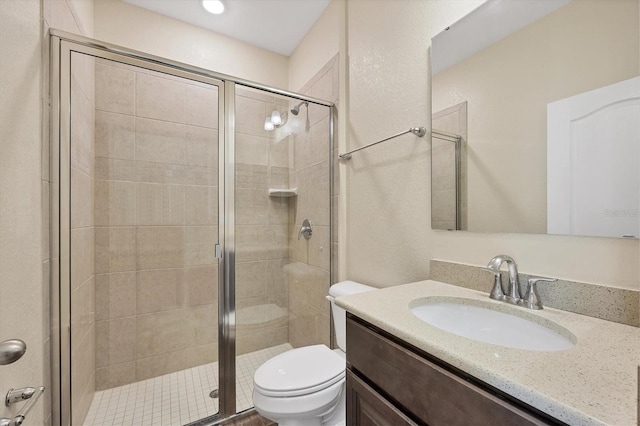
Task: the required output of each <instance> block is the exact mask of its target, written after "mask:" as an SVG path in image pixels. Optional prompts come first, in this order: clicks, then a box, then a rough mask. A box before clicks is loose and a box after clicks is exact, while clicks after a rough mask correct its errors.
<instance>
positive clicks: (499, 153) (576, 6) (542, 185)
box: [432, 0, 640, 234]
mask: <svg viewBox="0 0 640 426" xmlns="http://www.w3.org/2000/svg"><path fill="white" fill-rule="evenodd" d="M630 35H633V36H631V37H630ZM551 46H553V48H551ZM639 54H640V52H639V48H638V2H637V1H634V0H622V1H621V0H618V1H609V2H603V1H598V0H595V1H588V0H584V1H575V2H572V3H570V4H568V5H567V6H565V7H562V8H560V9H559V10H557V11H555V12H554V13H552V14H550V15H547V16H545V17H544V18H542V19H540V20H539V21H536V22H535V23H534V24H532V25H530V26H528V27H526V28H524V29H522V30H521V31H518V32H517V33H515V34H512V35H511V36H509V37H507V38H506V39H504V40H501V41H499V42H497V43H495V44H494V45H492V46H490V47H488V48H486V49H484V50H482V51H480V52H478V53H476V54H475V55H473V56H472V57H470V58H468V59H466V60H464V61H462V62H459V63H457V64H455V65H453V66H452V67H450V68H448V69H446V70H444V71H442V72H440V73H438V74H437V75H436V76H433V81H432V84H433V85H432V87H433V106H432V107H433V111H434V112H437V111H441V110H442V109H445V108H447V107H450V106H452V105H455V104H457V103H459V102H461V101H463V100H465V101H467V102H468V103H469V141H468V143H469V157H468V158H469V162H468V173H469V181H468V184H469V193H468V194H469V200H468V202H469V216H468V220H469V222H468V226H469V227H468V228H465V229H468V230H471V231H476V232H522V233H542V234H544V233H546V232H547V220H546V219H547V181H546V176H547V168H546V164H547V163H546V162H547V156H546V152H547V146H546V135H547V133H546V132H547V126H546V123H547V104H548V103H550V102H554V101H557V100H560V99H564V98H567V97H569V96H574V95H577V94H580V93H584V92H586V91H589V90H593V89H595V88H598V87H604V86H607V85H610V84H613V83H617V82H620V81H623V80H626V79H629V78H632V77H635V76H637V75H638V74H639V72H638V56H639ZM558 63H562V67H553V66H550V64H558ZM585 64H588V66H585ZM497 93H499V94H500V95H499V96H497V97H496V96H492V94H497ZM514 141H515V142H516V143H514ZM507 176H508V178H507V179H505V177H507Z"/></svg>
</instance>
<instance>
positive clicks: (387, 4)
mask: <svg viewBox="0 0 640 426" xmlns="http://www.w3.org/2000/svg"><path fill="white" fill-rule="evenodd" d="M480 3H481V2H479V1H457V2H440V1H431V2H418V1H416V2H397V1H390V0H389V1H382V0H381V1H378V2H376V6H377V7H376V8H375V9H373V8H371V7H370V2H369V1H365V0H351V1H349V3H348V31H349V32H348V35H349V58H350V67H349V74H350V79H349V85H350V86H349V95H350V99H349V101H350V108H349V113H350V122H349V127H350V134H349V136H350V140H349V147H351V148H354V147H358V146H361V145H364V144H366V143H368V142H371V141H374V140H377V139H378V138H380V137H384V136H386V135H389V134H393V133H395V132H398V131H399V130H401V129H404V128H407V127H408V126H418V125H422V126H427V127H428V126H429V121H430V120H429V117H430V116H431V109H430V105H429V96H430V94H429V93H430V92H429V90H430V89H429V85H428V75H429V69H428V48H429V40H430V38H431V37H433V36H434V35H435V34H437V33H438V32H440V31H441V30H442V29H443V28H445V27H446V26H447V25H449V24H451V23H452V22H455V21H456V20H457V19H459V18H461V17H462V16H464V15H465V14H466V13H468V12H469V11H471V10H472V9H473V8H474V7H476V6H478V5H479V4H480ZM429 157H430V153H429V145H428V142H427V141H425V140H423V139H418V138H412V137H409V136H405V137H403V139H397V140H395V141H394V142H391V143H387V144H384V145H381V146H379V147H376V148H373V149H370V150H368V151H365V152H363V153H361V155H358V156H355V155H354V157H353V160H352V161H351V162H350V164H348V165H347V167H346V169H347V173H348V174H347V182H348V183H347V187H348V194H347V202H348V215H347V221H348V242H347V247H348V250H347V253H346V256H347V264H348V267H349V269H348V271H347V276H348V277H349V278H351V279H355V280H360V281H363V282H370V283H373V284H375V285H378V286H389V285H395V284H401V283H405V282H410V281H416V280H419V279H424V278H427V277H428V276H429V259H431V258H434V259H443V260H449V261H454V262H462V263H469V264H474V265H485V264H486V263H487V262H488V260H489V259H490V258H491V257H493V256H494V255H496V254H500V253H505V254H509V255H511V256H513V257H514V258H515V259H516V260H517V261H518V264H519V266H520V269H521V270H522V271H523V272H529V273H535V274H540V275H547V276H556V277H561V278H566V279H572V280H577V281H585V282H593V283H601V284H606V285H611V286H617V287H624V288H630V289H638V288H639V287H640V285H639V281H638V271H639V252H638V248H639V244H638V241H635V240H615V239H606V238H586V237H574V238H571V237H557V236H546V235H522V234H478V233H470V232H459V233H451V232H446V231H444V232H437V231H431V226H430V199H429V198H430V188H429V183H428V182H429V176H430V170H429V167H430V166H429ZM489 286H490V283H487V289H488V288H489Z"/></svg>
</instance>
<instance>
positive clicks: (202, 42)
mask: <svg viewBox="0 0 640 426" xmlns="http://www.w3.org/2000/svg"><path fill="white" fill-rule="evenodd" d="M77 1H82V0H77ZM95 38H96V39H98V40H102V41H106V42H109V43H113V44H115V45H119V46H123V47H128V48H130V49H135V50H139V51H142V52H146V53H150V54H153V55H157V56H160V57H163V58H168V59H172V60H175V61H180V62H184V63H187V64H190V65H195V66H198V67H201V68H205V69H208V70H214V71H216V72H219V73H224V74H228V75H232V76H234V77H238V78H243V79H247V80H250V81H256V82H260V83H262V84H266V85H270V86H273V87H277V88H281V89H286V88H287V85H288V75H287V74H288V58H287V57H286V56H284V55H280V54H277V53H273V52H270V51H268V50H265V49H261V48H259V47H255V46H251V45H249V44H247V43H243V42H241V41H238V40H234V39H231V38H229V37H225V36H222V35H220V34H217V33H214V32H211V31H207V30H205V29H202V28H200V27H196V26H193V25H190V24H187V23H184V22H182V21H178V20H175V19H172V18H169V17H166V16H164V15H160V14H158V13H155V12H151V11H149V10H146V9H142V8H139V7H136V6H132V5H130V4H128V3H124V2H122V1H121V0H95Z"/></svg>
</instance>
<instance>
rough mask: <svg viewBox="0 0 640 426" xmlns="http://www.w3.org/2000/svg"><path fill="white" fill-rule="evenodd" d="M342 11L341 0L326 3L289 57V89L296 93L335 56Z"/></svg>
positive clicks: (343, 2)
mask: <svg viewBox="0 0 640 426" xmlns="http://www.w3.org/2000/svg"><path fill="white" fill-rule="evenodd" d="M344 8H345V0H333V1H332V2H331V3H329V5H328V6H327V8H326V9H325V10H324V12H322V15H320V17H319V18H318V20H317V21H316V23H315V24H313V27H311V29H310V30H309V31H308V32H307V34H306V35H305V36H304V38H303V39H302V41H301V42H300V44H298V46H297V47H296V49H295V50H294V51H293V53H292V54H291V56H289V90H291V91H294V92H297V91H300V90H301V89H302V88H303V87H304V86H305V85H306V84H307V83H309V82H310V81H311V80H312V79H313V78H314V77H315V76H316V74H317V73H318V71H319V70H321V69H322V68H323V67H324V66H325V65H326V64H327V63H328V62H329V61H330V60H331V59H332V58H333V57H334V56H335V55H336V54H337V53H338V51H339V48H340V38H341V31H342V26H343V23H344ZM327 100H329V99H327Z"/></svg>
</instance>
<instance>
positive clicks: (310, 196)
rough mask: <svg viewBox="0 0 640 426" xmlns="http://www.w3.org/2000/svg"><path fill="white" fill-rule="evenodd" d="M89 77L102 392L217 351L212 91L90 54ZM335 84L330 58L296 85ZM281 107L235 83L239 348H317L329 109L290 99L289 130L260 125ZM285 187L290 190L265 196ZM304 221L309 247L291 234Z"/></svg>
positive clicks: (324, 306) (322, 303) (330, 91)
mask: <svg viewBox="0 0 640 426" xmlns="http://www.w3.org/2000/svg"><path fill="white" fill-rule="evenodd" d="M95 74H96V117H95V123H96V124H95V134H96V147H95V162H96V180H95V185H94V188H95V226H96V230H95V251H96V254H95V270H96V277H95V280H96V289H95V301H96V302H95V303H96V305H95V307H96V321H97V323H96V347H97V351H96V358H95V363H96V388H97V389H107V388H111V387H114V386H119V385H122V384H126V383H130V382H134V381H139V380H143V379H147V378H150V377H155V376H158V375H162V374H166V373H169V372H173V371H177V370H181V369H185V368H189V367H193V366H195V365H200V364H204V363H207V362H211V361H215V360H216V359H217V342H216V338H217V337H216V336H217V326H216V324H217V300H216V296H217V288H216V282H217V280H216V278H217V268H216V264H217V261H216V259H214V251H213V246H214V244H215V242H216V241H217V239H216V236H217V222H218V218H217V208H218V206H217V199H218V198H217V190H218V188H217V173H218V170H217V164H218V158H217V134H218V131H217V127H218V125H217V103H216V102H217V101H216V99H217V96H216V93H215V92H214V91H213V90H212V89H211V86H208V87H206V86H204V85H202V84H200V83H194V82H191V81H188V80H181V79H177V78H173V77H169V76H166V75H163V74H159V73H155V72H153V71H147V70H143V69H139V68H134V67H130V66H126V65H122V64H117V63H113V62H107V61H102V60H99V61H98V62H97V64H96V70H95ZM336 83H337V67H336V66H335V61H332V62H331V63H330V64H328V65H327V67H325V69H323V71H321V72H320V73H319V74H318V76H317V77H316V78H314V79H313V80H312V82H311V83H310V84H309V85H308V88H307V90H306V93H308V94H309V95H311V96H315V97H319V98H322V99H332V98H333V99H337V96H335V93H337V84H336ZM167 100H170V101H167ZM292 106H293V104H291V105H290V101H289V100H286V99H284V98H281V97H277V96H271V95H269V94H266V93H263V92H258V91H255V90H250V89H246V88H242V87H241V86H238V87H237V96H236V182H235V184H236V188H235V196H236V204H235V208H236V211H235V213H236V301H237V308H238V309H237V341H236V342H237V353H238V354H243V353H247V352H252V351H255V350H259V349H263V348H267V347H271V346H273V345H278V344H283V343H286V342H288V341H289V342H291V343H292V344H293V345H294V346H300V345H304V344H315V343H321V342H322V343H326V344H329V330H330V323H329V304H328V302H327V301H326V299H325V298H324V296H325V295H326V293H327V290H328V284H329V279H330V277H329V271H330V268H329V262H330V258H329V244H330V235H329V215H330V211H329V163H328V162H329V161H330V159H329V115H328V114H329V111H330V110H329V108H326V107H319V106H310V107H309V109H308V111H307V109H306V107H301V112H300V120H302V121H303V122H304V125H305V128H304V130H303V131H301V132H299V133H298V134H297V135H295V136H293V135H291V136H290V135H288V134H287V133H283V132H279V131H278V130H276V131H274V132H267V131H265V130H264V119H265V117H266V116H267V115H269V114H270V113H271V112H272V111H273V110H274V109H277V110H279V111H280V112H281V114H282V115H283V116H285V114H289V113H288V109H289V108H291V107H292ZM289 118H290V119H291V120H293V116H291V115H290V116H289ZM334 154H335V153H334ZM334 157H337V155H334ZM291 165H295V169H294V168H293V167H291ZM295 186H298V196H297V197H291V198H281V197H270V196H268V189H269V188H292V187H295ZM304 218H309V219H310V220H311V222H312V224H313V226H314V235H313V238H312V239H311V240H309V241H307V240H304V239H302V240H297V232H298V229H299V227H300V225H301V222H302V220H303V219H304ZM336 246H337V245H336ZM288 264H289V265H288ZM287 265H288V266H287ZM291 305H293V308H291Z"/></svg>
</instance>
